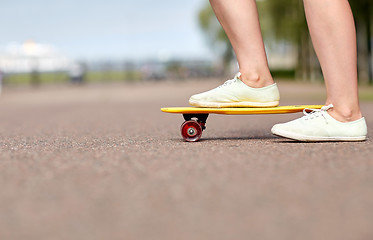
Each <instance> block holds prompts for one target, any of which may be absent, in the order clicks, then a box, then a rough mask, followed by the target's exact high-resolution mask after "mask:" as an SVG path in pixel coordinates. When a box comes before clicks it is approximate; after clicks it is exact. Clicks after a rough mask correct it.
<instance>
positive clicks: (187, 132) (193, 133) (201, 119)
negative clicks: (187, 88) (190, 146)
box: [180, 114, 209, 142]
mask: <svg viewBox="0 0 373 240" xmlns="http://www.w3.org/2000/svg"><path fill="white" fill-rule="evenodd" d="M208 116H209V115H208V114H183V117H184V120H185V122H184V123H183V124H182V125H181V127H180V130H181V136H182V137H183V138H184V140H185V141H187V142H196V141H198V140H199V139H200V138H201V136H202V131H203V130H205V129H206V120H207V117H208Z"/></svg>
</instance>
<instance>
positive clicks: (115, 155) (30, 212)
mask: <svg viewBox="0 0 373 240" xmlns="http://www.w3.org/2000/svg"><path fill="white" fill-rule="evenodd" d="M217 84H218V82H217V81H205V82H202V81H200V82H197V81H184V82H178V83H176V82H162V83H147V84H123V85H121V84H116V85H105V86H104V85H103V86H99V85H94V86H93V85H91V86H82V87H74V86H61V87H56V86H53V87H42V88H39V89H32V88H22V89H21V88H17V89H5V90H4V93H3V95H2V96H1V97H0V189H1V190H0V239H2V240H4V239H12V240H13V239H27V240H34V239H35V240H43V239H48V240H51V239H52V240H53V239H74V240H75V239H79V240H85V239H87V240H95V239H111V240H112V239H126V240H132V239H136V240H137V239H139V240H140V239H141V240H145V239H152V240H157V239H162V240H174V239H177V240H184V239H185V240H190V239H193V240H198V239H201V240H202V239H203V240H209V239H213V240H219V239H229V240H231V239H245V240H246V239H250V240H256V239H258V240H259V239H260V240H267V239H268V240H274V239H275V240H291V239H302V240H308V239H310V240H311V239H317V240H324V239H326V240H334V239H335V240H351V239H353V240H369V239H373V144H372V140H371V139H369V140H368V141H366V142H359V143H300V142H294V141H288V140H284V139H280V138H278V137H275V136H273V135H271V133H270V128H271V127H272V125H273V124H275V123H278V122H282V121H286V120H290V119H293V118H295V117H298V116H300V115H301V114H300V113H297V114H285V115H256V116H220V115H211V116H210V117H209V119H208V121H207V130H206V131H205V132H204V134H203V136H202V140H201V141H200V142H197V143H187V142H183V141H182V139H181V137H180V134H179V127H180V125H181V123H182V117H181V116H180V115H171V114H166V113H162V112H160V108H161V107H165V106H187V99H188V97H189V96H190V95H191V94H193V93H196V92H200V91H202V90H207V89H209V88H211V87H213V86H216V85H217ZM279 87H280V91H281V93H282V103H281V104H282V105H286V104H322V103H323V101H322V100H323V97H324V95H325V94H324V90H323V87H322V86H320V85H302V84H291V83H286V82H279ZM362 109H363V113H364V115H365V117H366V119H367V123H368V128H369V131H370V136H371V133H372V130H373V129H372V128H373V102H362Z"/></svg>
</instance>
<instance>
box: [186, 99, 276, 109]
mask: <svg viewBox="0 0 373 240" xmlns="http://www.w3.org/2000/svg"><path fill="white" fill-rule="evenodd" d="M279 103H280V102H279V101H274V102H266V103H260V102H231V103H216V102H197V101H192V100H189V104H190V105H192V106H194V107H210V108H226V107H277V106H278V105H279Z"/></svg>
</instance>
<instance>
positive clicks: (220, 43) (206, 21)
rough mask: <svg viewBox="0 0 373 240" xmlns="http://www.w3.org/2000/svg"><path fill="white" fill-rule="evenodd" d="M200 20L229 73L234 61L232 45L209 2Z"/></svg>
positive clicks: (199, 15)
mask: <svg viewBox="0 0 373 240" xmlns="http://www.w3.org/2000/svg"><path fill="white" fill-rule="evenodd" d="M198 20H199V25H200V27H201V29H202V31H203V32H204V33H205V35H206V37H207V40H208V42H209V45H210V46H211V47H212V48H213V49H214V50H215V51H216V52H217V53H218V55H221V56H222V62H223V65H224V72H225V73H227V72H228V71H229V66H230V63H231V61H232V60H233V59H234V54H233V50H232V45H231V43H230V42H229V39H228V37H227V35H226V34H225V32H224V30H223V28H222V27H221V26H220V24H219V22H218V20H217V19H216V17H215V14H214V11H213V10H212V8H211V6H210V4H209V2H208V1H206V4H205V5H204V6H203V8H202V9H201V10H200V11H199V14H198Z"/></svg>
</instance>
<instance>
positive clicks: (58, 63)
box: [0, 40, 72, 73]
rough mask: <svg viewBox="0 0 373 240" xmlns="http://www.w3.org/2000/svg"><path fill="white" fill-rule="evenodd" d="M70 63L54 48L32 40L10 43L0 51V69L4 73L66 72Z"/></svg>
mask: <svg viewBox="0 0 373 240" xmlns="http://www.w3.org/2000/svg"><path fill="white" fill-rule="evenodd" d="M71 62H72V61H71V60H70V59H69V58H67V57H66V56H64V55H63V54H61V53H59V52H58V51H57V49H56V48H55V47H53V46H51V45H47V44H40V43H36V42H34V41H32V40H28V41H26V42H24V43H23V44H19V43H11V44H9V45H8V46H6V47H5V48H4V49H3V50H2V51H0V69H1V70H2V71H3V72H4V73H29V72H35V71H37V72H57V71H68V70H69V66H70V65H71Z"/></svg>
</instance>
